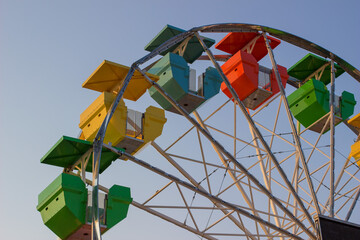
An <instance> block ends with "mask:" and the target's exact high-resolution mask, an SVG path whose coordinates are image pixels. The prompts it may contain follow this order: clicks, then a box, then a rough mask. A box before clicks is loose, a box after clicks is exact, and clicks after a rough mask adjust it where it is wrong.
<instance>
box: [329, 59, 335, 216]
mask: <svg viewBox="0 0 360 240" xmlns="http://www.w3.org/2000/svg"><path fill="white" fill-rule="evenodd" d="M330 63H331V82H330V84H331V85H330V86H331V87H330V193H329V194H330V217H334V179H335V178H334V174H335V173H334V170H335V159H334V157H335V106H334V104H335V66H334V61H333V60H331V61H330Z"/></svg>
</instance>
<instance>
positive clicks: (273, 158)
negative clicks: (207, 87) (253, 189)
mask: <svg viewBox="0 0 360 240" xmlns="http://www.w3.org/2000/svg"><path fill="white" fill-rule="evenodd" d="M195 36H196V37H197V38H198V39H199V42H200V43H201V45H202V47H203V48H204V50H205V52H206V53H207V55H208V56H209V58H210V60H211V61H212V63H213V64H214V66H215V68H216V69H217V70H218V73H219V74H220V77H221V78H222V80H223V81H224V83H225V84H226V86H227V88H228V89H229V91H230V93H231V95H232V96H233V98H234V101H235V102H236V103H237V104H238V106H239V107H240V110H241V111H242V113H243V114H244V116H245V117H246V119H247V121H248V123H249V125H250V126H251V127H252V128H253V130H254V132H255V134H256V136H257V137H258V138H259V141H260V142H261V144H262V145H263V147H264V149H265V151H266V152H267V153H268V155H269V157H270V159H271V160H272V162H273V163H274V165H275V166H276V168H277V170H278V172H279V173H280V175H281V177H282V179H283V180H284V182H285V183H286V186H287V187H288V188H289V190H290V191H291V192H292V193H293V196H294V198H296V200H297V202H298V204H299V206H300V207H301V208H302V210H303V211H304V213H305V214H306V215H307V219H308V221H309V222H310V224H311V225H313V226H314V227H315V224H314V221H313V220H312V218H311V216H310V214H309V213H308V212H307V211H306V208H305V206H304V204H303V203H302V201H301V199H300V197H299V195H298V194H297V193H296V192H295V189H294V187H293V186H292V184H291V183H290V181H289V179H288V178H287V176H286V174H285V172H284V170H283V169H282V168H281V166H280V164H279V162H278V161H277V160H276V158H275V156H274V154H273V153H272V151H271V149H270V147H269V145H268V144H267V142H266V141H265V139H264V138H263V136H262V134H261V133H260V131H259V129H258V128H257V127H256V125H255V122H254V121H253V119H252V118H251V116H250V114H249V113H248V112H247V109H246V107H245V105H244V103H243V102H242V101H241V100H240V99H239V96H238V95H237V93H236V92H235V90H234V89H233V88H232V86H231V84H230V82H229V80H228V79H227V77H226V76H225V74H224V72H223V71H222V69H221V67H220V66H219V64H218V63H217V62H216V60H215V59H214V56H213V54H212V53H211V51H210V50H209V49H208V48H207V46H206V45H205V43H204V42H203V40H202V39H201V37H200V36H199V34H198V33H195ZM224 150H225V149H224ZM225 151H226V150H225ZM227 154H229V153H227ZM227 154H225V155H227ZM229 155H230V154H229ZM230 156H231V155H230ZM229 159H231V160H232V161H233V162H236V163H235V164H238V165H240V163H238V162H237V161H236V160H235V159H234V158H230V157H229ZM245 170H246V169H245ZM246 172H247V171H246ZM249 174H250V173H249ZM252 178H254V177H253V176H252ZM252 178H250V179H251V180H252ZM252 181H253V182H254V183H255V184H256V185H257V184H259V185H261V190H262V191H264V193H265V194H267V195H268V196H269V197H270V196H271V197H270V198H271V199H276V198H275V197H274V196H273V195H272V194H271V193H270V192H269V191H268V190H267V189H266V188H265V187H264V186H263V185H262V184H260V182H259V181H258V180H257V179H256V178H254V180H252ZM277 201H278V200H277V199H276V200H275V203H276V205H278V206H279V207H280V209H281V210H282V211H284V212H285V213H286V214H287V215H288V216H289V217H290V218H291V219H293V220H294V221H297V222H298V219H297V218H296V217H295V216H294V215H293V214H292V213H291V212H290V211H289V210H288V209H287V208H286V207H284V206H283V205H282V204H281V203H280V202H278V203H277ZM299 226H300V227H301V228H302V229H303V230H304V231H305V232H306V233H307V234H309V236H310V237H311V238H314V239H315V235H314V234H313V233H312V232H310V231H309V229H307V228H306V227H305V226H304V225H303V224H302V223H301V224H300V225H299Z"/></svg>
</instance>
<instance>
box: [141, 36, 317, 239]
mask: <svg viewBox="0 0 360 240" xmlns="http://www.w3.org/2000/svg"><path fill="white" fill-rule="evenodd" d="M201 42H202V40H201ZM202 43H203V42H202ZM137 69H138V71H140V72H141V73H142V75H143V76H144V77H145V78H146V79H147V81H148V82H149V83H150V84H151V85H152V86H154V88H155V89H156V90H158V91H159V93H160V94H161V95H162V96H163V97H164V98H165V99H166V100H167V101H169V102H170V103H171V104H172V105H173V106H174V108H175V109H176V110H177V111H179V112H180V113H181V114H182V115H183V116H184V117H185V118H186V119H188V120H189V121H190V122H191V123H192V124H193V125H194V126H195V127H196V128H197V129H198V130H199V131H200V132H201V133H202V134H203V135H204V136H205V137H206V138H207V139H208V140H209V141H211V142H213V143H214V144H215V146H216V147H217V148H218V149H219V150H220V151H221V152H222V153H223V154H224V155H225V156H226V157H227V158H228V159H229V160H230V161H231V162H233V163H234V164H235V166H236V167H237V168H239V169H240V170H241V171H242V172H243V173H244V174H245V175H246V176H247V177H248V178H249V179H250V180H251V181H252V182H253V183H255V185H256V186H258V188H260V189H261V191H262V192H264V194H265V195H267V196H268V197H269V198H270V199H272V200H273V201H274V202H275V204H276V205H277V206H278V207H279V208H280V209H281V210H282V211H284V212H285V213H286V214H287V215H288V216H289V217H290V218H291V219H292V220H293V221H294V222H296V223H297V224H298V225H299V226H300V228H301V229H303V230H304V232H305V233H306V234H308V235H309V236H310V237H311V238H313V239H315V235H314V234H313V233H312V232H311V231H310V230H309V229H307V227H306V226H305V225H304V224H303V223H302V222H300V221H299V220H298V219H297V218H296V217H295V216H294V215H293V214H292V213H291V212H290V211H289V209H287V208H286V207H285V206H284V205H282V203H281V202H280V201H279V200H278V199H277V198H276V197H275V196H273V195H272V194H271V193H270V192H269V191H268V190H267V189H266V187H264V186H263V185H262V184H261V183H260V182H259V181H258V180H257V179H256V178H255V177H254V176H253V175H252V174H251V173H250V172H249V171H248V170H247V169H246V168H245V167H244V166H243V165H242V164H241V163H239V162H238V161H237V160H236V159H235V158H234V157H233V156H232V155H231V154H230V153H229V152H228V151H227V150H226V149H225V148H224V147H223V146H222V145H221V144H220V143H219V142H217V141H216V140H215V139H214V138H213V137H212V136H211V135H210V134H209V133H208V132H207V131H206V130H205V129H203V128H202V127H201V126H200V124H199V123H198V122H197V121H196V120H195V119H193V118H192V117H191V116H190V115H189V113H187V112H186V110H185V109H183V108H182V107H181V106H180V105H179V104H178V103H177V102H176V101H175V100H174V99H173V98H172V97H171V96H169V94H167V93H166V92H165V91H164V90H163V89H162V88H161V87H160V85H159V84H157V83H156V82H154V81H153V80H151V79H150V78H149V77H148V76H147V75H146V74H145V73H144V72H143V71H142V70H141V69H140V68H139V67H137ZM241 104H242V106H243V107H244V109H245V106H244V105H243V103H242V102H241ZM245 112H246V109H245ZM248 116H249V115H248ZM249 118H250V119H251V117H250V116H249ZM251 120H252V119H251ZM252 123H253V124H254V122H253V121H252ZM263 140H264V139H263ZM264 141H265V140H264ZM268 150H269V151H270V149H268ZM270 153H271V151H270ZM271 154H272V153H271ZM272 156H274V155H273V154H272ZM277 164H278V163H277ZM278 165H279V164H278ZM284 174H285V173H284Z"/></svg>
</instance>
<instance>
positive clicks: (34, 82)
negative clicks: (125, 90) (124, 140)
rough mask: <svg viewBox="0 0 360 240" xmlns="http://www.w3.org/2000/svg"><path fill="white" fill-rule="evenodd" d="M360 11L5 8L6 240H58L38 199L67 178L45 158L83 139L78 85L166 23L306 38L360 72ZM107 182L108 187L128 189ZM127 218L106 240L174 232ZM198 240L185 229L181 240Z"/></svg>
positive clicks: (37, 3) (279, 5)
mask: <svg viewBox="0 0 360 240" xmlns="http://www.w3.org/2000/svg"><path fill="white" fill-rule="evenodd" d="M359 9H360V2H359V1H357V0H349V1H343V2H341V1H334V0H327V1H325V0H321V1H309V0H304V1H293V0H292V1H279V0H274V1H265V0H260V1H250V0H247V1H245V0H229V1H212V0H210V1H190V0H184V1H165V0H152V1H145V0H141V1H139V0H132V1H129V0H122V1H109V0H104V1H92V0H87V1H85V0H76V1H66V0H65V1H45V0H42V1H41V0H32V1H20V0H0V110H1V114H0V134H1V138H0V196H1V197H0V215H1V218H0V230H1V238H3V239H29V240H32V239H55V235H53V234H52V233H51V232H50V231H49V230H48V229H47V228H46V227H45V226H44V225H43V223H42V221H41V217H40V214H39V213H38V212H37V211H36V208H35V207H36V205H37V194H38V193H40V192H41V191H42V189H44V188H45V187H46V186H47V184H48V183H50V182H51V181H52V180H53V179H54V178H55V177H56V176H57V175H58V174H59V173H60V171H61V170H60V169H58V168H55V167H51V166H45V165H41V164H40V162H39V159H40V158H41V157H42V156H43V155H44V154H45V153H46V152H47V150H48V149H49V148H50V147H51V146H52V144H53V143H55V142H56V141H57V140H58V139H59V138H60V137H61V136H62V135H68V136H77V134H78V133H79V128H78V123H79V115H80V113H81V112H82V111H83V110H84V109H85V108H86V107H87V106H88V105H89V104H90V103H91V102H92V101H93V100H94V99H95V97H96V96H97V93H95V92H92V91H90V90H86V89H82V88H81V84H82V82H83V81H84V80H85V79H86V78H87V77H88V76H89V75H90V74H91V72H92V71H93V70H94V69H95V68H96V67H97V66H98V65H99V64H100V63H101V61H102V60H103V59H108V60H112V61H115V62H118V63H121V64H124V65H130V64H131V63H132V62H134V61H135V60H137V59H139V58H140V57H142V56H144V55H145V54H146V52H145V50H144V46H145V45H146V44H147V43H148V41H149V40H150V39H152V37H153V36H154V35H155V34H157V32H158V31H159V30H160V29H162V28H163V26H164V25H165V24H171V25H174V26H177V27H180V28H183V29H189V28H192V27H195V26H201V25H207V24H212V23H225V22H236V23H253V24H260V25H265V26H270V27H273V28H277V29H281V30H284V31H287V32H290V33H293V34H295V35H298V36H301V37H303V38H305V39H308V40H310V41H313V42H314V43H316V44H318V45H320V46H322V47H324V48H326V49H328V50H330V51H333V52H334V53H336V54H338V55H339V56H340V57H342V58H343V59H345V60H346V61H348V62H349V63H351V64H352V65H353V66H355V67H356V68H358V69H359V68H360V57H359V54H360V47H359V39H360V15H359ZM288 57H289V59H290V60H289V61H291V63H294V62H295V59H294V58H293V57H292V56H291V54H289V55H288ZM283 62H284V60H283ZM283 65H285V66H286V64H283ZM287 66H290V65H287ZM354 91H355V90H354ZM356 94H359V90H358V89H356ZM357 100H358V102H359V101H360V99H359V96H357ZM140 108H141V107H140ZM130 169H132V168H130ZM111 174H113V175H111V176H110V175H109V174H108V176H105V177H104V179H105V180H104V181H105V182H104V183H103V184H104V185H107V186H110V185H111V184H114V183H117V184H122V183H123V182H126V180H125V179H122V178H121V176H118V175H117V174H116V172H111ZM124 185H126V184H124ZM133 185H134V186H132V188H134V187H138V188H139V189H140V190H141V188H144V187H146V186H144V184H143V183H141V182H139V183H138V184H133ZM135 192H136V191H135ZM129 215H130V216H129V219H127V220H125V221H124V223H121V224H119V225H118V226H116V227H114V229H113V230H111V231H110V232H109V233H107V234H106V235H104V239H127V240H130V239H134V240H135V239H144V237H145V236H146V237H147V239H155V238H156V239H159V240H160V239H169V237H170V236H172V235H169V234H170V233H171V234H175V232H176V231H175V230H173V228H172V226H171V225H169V224H166V225H163V224H162V223H163V222H161V221H159V220H158V219H155V217H153V216H150V215H148V214H146V213H139V211H138V210H136V209H133V208H132V209H130V213H129ZM164 226H166V227H164ZM139 229H140V230H139ZM173 238H175V237H173ZM196 238H197V237H195V236H194V235H192V234H187V233H185V232H184V231H183V230H181V231H179V234H178V235H177V236H176V239H196Z"/></svg>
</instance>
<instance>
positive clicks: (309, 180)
mask: <svg viewBox="0 0 360 240" xmlns="http://www.w3.org/2000/svg"><path fill="white" fill-rule="evenodd" d="M263 36H264V39H265V44H266V47H267V49H268V53H269V56H270V60H271V64H272V67H273V69H274V71H275V78H276V81H277V84H278V86H279V90H280V93H281V96H282V100H283V102H284V105H285V109H286V114H287V117H288V119H289V123H290V127H291V131H292V132H293V138H294V140H295V143H296V150H297V152H298V153H299V157H300V160H301V163H302V167H303V169H304V172H305V176H306V180H307V182H308V185H309V189H310V193H311V197H312V200H313V202H314V205H315V210H316V212H317V214H320V207H319V202H318V200H317V196H316V193H315V190H314V185H313V183H312V180H311V177H310V172H309V168H308V166H307V164H306V160H305V155H304V152H303V150H302V147H301V141H300V138H299V135H298V133H297V129H296V126H295V123H294V120H293V118H292V114H291V111H290V107H289V103H288V101H287V99H286V94H285V89H284V86H283V85H282V83H281V76H280V73H279V71H278V68H277V64H276V61H275V57H274V53H273V51H272V49H271V46H270V44H269V40H268V39H267V36H266V33H263ZM296 195H297V194H296ZM306 212H307V211H306ZM311 223H313V227H314V228H315V224H314V222H313V221H312V219H311Z"/></svg>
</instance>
